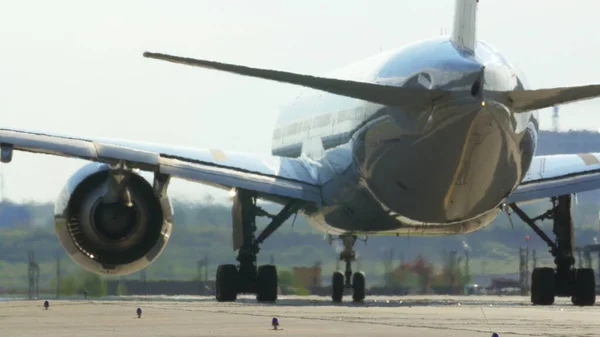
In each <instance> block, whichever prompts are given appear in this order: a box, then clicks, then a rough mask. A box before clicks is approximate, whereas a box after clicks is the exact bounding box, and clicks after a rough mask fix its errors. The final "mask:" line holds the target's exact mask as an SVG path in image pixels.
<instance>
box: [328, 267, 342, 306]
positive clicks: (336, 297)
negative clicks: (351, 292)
mask: <svg viewBox="0 0 600 337" xmlns="http://www.w3.org/2000/svg"><path fill="white" fill-rule="evenodd" d="M344 277H345V276H344V273H342V272H341V271H334V272H333V276H332V278H331V299H332V300H333V302H334V303H341V302H342V297H344Z"/></svg>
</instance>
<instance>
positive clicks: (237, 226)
mask: <svg viewBox="0 0 600 337" xmlns="http://www.w3.org/2000/svg"><path fill="white" fill-rule="evenodd" d="M300 206H301V205H300V204H299V203H297V202H294V201H292V202H290V203H288V204H287V205H286V206H285V207H284V208H283V209H282V210H281V211H280V212H279V214H277V215H271V214H269V213H267V212H266V211H264V210H263V209H262V208H260V207H259V206H257V205H256V196H255V195H254V194H253V193H252V192H250V191H246V190H238V191H237V192H236V195H235V198H234V202H233V207H232V212H231V213H232V218H233V249H234V251H235V250H237V251H238V256H237V261H238V262H239V264H238V265H237V266H236V265H234V264H225V265H220V266H219V267H218V268H217V280H216V298H217V301H219V302H233V301H235V300H236V299H237V295H238V294H256V299H257V300H258V301H259V302H275V301H276V300H277V268H275V266H274V265H262V266H260V267H258V268H257V264H256V257H257V255H258V252H259V250H260V248H259V245H260V244H261V243H262V242H263V241H264V240H265V239H267V238H268V237H269V236H270V235H271V234H273V233H274V232H275V230H277V228H279V226H281V225H282V224H283V223H284V222H285V221H286V220H287V219H288V218H289V217H290V216H291V215H292V214H294V213H296V212H297V211H298V210H299V209H300ZM257 216H266V217H268V218H270V219H271V223H270V224H269V225H267V227H265V229H264V230H263V231H262V233H260V234H259V235H258V237H257V236H255V233H256V230H257V228H256V222H255V219H256V217H257Z"/></svg>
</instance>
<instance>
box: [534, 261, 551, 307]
mask: <svg viewBox="0 0 600 337" xmlns="http://www.w3.org/2000/svg"><path fill="white" fill-rule="evenodd" d="M554 282H555V273H554V269H552V268H548V267H543V268H535V269H534V270H533V273H532V274H531V303H532V304H533V305H552V304H554Z"/></svg>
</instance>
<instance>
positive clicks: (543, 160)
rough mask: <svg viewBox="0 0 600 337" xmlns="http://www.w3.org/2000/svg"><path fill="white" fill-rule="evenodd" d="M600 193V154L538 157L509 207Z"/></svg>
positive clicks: (512, 197) (509, 198) (512, 196)
mask: <svg viewBox="0 0 600 337" xmlns="http://www.w3.org/2000/svg"><path fill="white" fill-rule="evenodd" d="M596 189H600V153H579V154H561V155H549V156H536V157H534V158H533V161H532V163H531V167H530V168H529V170H528V171H527V174H526V175H525V178H524V179H523V181H522V182H521V184H520V185H519V186H518V187H517V189H516V190H515V191H514V192H513V193H512V194H511V195H510V196H509V197H508V200H507V203H520V202H527V201H535V200H539V199H544V198H550V197H555V196H559V195H567V194H575V193H580V192H586V191H592V190H596Z"/></svg>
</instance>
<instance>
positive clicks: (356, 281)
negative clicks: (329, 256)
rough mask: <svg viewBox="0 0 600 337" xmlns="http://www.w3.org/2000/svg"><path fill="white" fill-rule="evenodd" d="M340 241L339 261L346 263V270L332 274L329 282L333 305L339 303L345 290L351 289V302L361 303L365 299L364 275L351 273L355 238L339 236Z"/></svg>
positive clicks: (352, 236) (354, 258)
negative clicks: (341, 248) (342, 246)
mask: <svg viewBox="0 0 600 337" xmlns="http://www.w3.org/2000/svg"><path fill="white" fill-rule="evenodd" d="M340 239H341V240H342V242H343V244H344V250H342V252H341V253H340V256H339V259H340V261H344V262H345V263H346V270H345V272H344V273H342V272H341V271H335V272H333V278H332V282H331V299H332V300H333V302H335V303H341V302H342V297H343V296H344V290H345V289H352V300H353V301H354V302H362V301H364V299H365V289H366V283H365V274H364V273H363V272H360V271H359V272H355V273H352V262H353V261H356V253H355V252H354V244H355V243H356V236H354V235H341V236H340Z"/></svg>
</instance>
